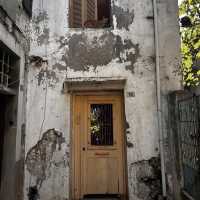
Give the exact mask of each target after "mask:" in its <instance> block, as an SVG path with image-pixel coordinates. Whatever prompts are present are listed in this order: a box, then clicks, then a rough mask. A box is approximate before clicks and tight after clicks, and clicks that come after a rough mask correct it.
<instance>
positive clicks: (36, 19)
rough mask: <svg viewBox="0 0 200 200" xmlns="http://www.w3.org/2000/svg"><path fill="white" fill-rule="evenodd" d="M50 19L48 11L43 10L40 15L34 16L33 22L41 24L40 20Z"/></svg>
mask: <svg viewBox="0 0 200 200" xmlns="http://www.w3.org/2000/svg"><path fill="white" fill-rule="evenodd" d="M48 19H49V17H48V14H47V11H45V10H42V11H40V12H39V14H38V15H35V16H33V17H32V22H33V23H34V24H39V23H40V22H43V21H47V20H48Z"/></svg>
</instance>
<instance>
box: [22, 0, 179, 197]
mask: <svg viewBox="0 0 200 200" xmlns="http://www.w3.org/2000/svg"><path fill="white" fill-rule="evenodd" d="M158 4H159V5H158V6H159V34H160V38H159V40H160V47H161V50H160V55H161V56H160V58H161V77H162V81H161V82H162V93H163V94H164V95H165V94H167V93H168V92H169V91H171V90H177V89H180V87H181V84H180V78H181V77H180V75H178V71H177V69H178V64H179V33H178V21H177V10H178V5H177V2H176V1H173V0H165V1H164V0H163V1H159V3H158ZM112 13H113V27H112V28H108V29H98V30H94V29H70V28H69V27H68V14H69V10H68V1H67V0H57V1H54V0H43V1H40V0H34V2H33V19H32V24H31V27H32V29H31V51H30V65H29V69H28V70H29V73H28V94H27V115H26V116H27V127H26V145H25V152H26V160H25V185H24V196H25V199H31V197H35V198H36V199H37V198H39V197H40V199H42V200H53V199H54V200H55V199H56V200H66V199H69V183H70V179H69V177H70V174H69V167H70V95H69V94H63V93H62V87H63V83H64V81H65V79H66V78H79V77H81V78H86V77H87V78H88V79H90V78H91V77H93V79H95V77H96V78H99V77H101V78H102V79H103V78H105V77H107V78H108V77H112V78H116V79H117V78H120V79H126V85H125V88H124V97H125V114H126V121H127V122H126V124H127V127H126V133H125V134H126V138H127V162H128V165H127V170H128V182H129V184H128V186H129V197H130V200H133V199H134V200H136V199H138V200H139V199H154V198H155V197H156V196H157V195H158V194H160V182H159V179H160V176H159V173H157V171H159V168H160V164H159V159H158V157H159V144H158V142H159V138H158V126H157V107H156V105H157V104H156V77H155V49H154V24H153V23H154V20H153V5H152V2H151V1H149V0H143V1H136V0H135V1H134V0H132V1H129V0H123V1H121V0H115V1H113V2H112ZM164 99H165V96H164ZM152 177H154V178H155V177H156V178H155V179H156V181H152V180H154V179H153V178H152Z"/></svg>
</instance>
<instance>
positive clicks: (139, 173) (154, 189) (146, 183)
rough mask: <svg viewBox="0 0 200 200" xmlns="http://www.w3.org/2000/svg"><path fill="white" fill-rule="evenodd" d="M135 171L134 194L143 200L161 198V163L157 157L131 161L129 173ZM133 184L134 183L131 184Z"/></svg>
mask: <svg viewBox="0 0 200 200" xmlns="http://www.w3.org/2000/svg"><path fill="white" fill-rule="evenodd" d="M133 172H136V179H137V182H138V184H137V190H136V195H137V196H138V197H139V198H141V199H145V200H158V199H162V177H161V163H160V158H159V157H152V158H151V159H149V160H141V161H138V162H135V163H132V164H131V165H130V167H129V173H133ZM132 185H134V184H132Z"/></svg>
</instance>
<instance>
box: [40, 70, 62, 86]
mask: <svg viewBox="0 0 200 200" xmlns="http://www.w3.org/2000/svg"><path fill="white" fill-rule="evenodd" d="M36 78H37V80H38V86H40V85H41V84H43V83H44V82H45V80H46V79H47V80H48V86H49V87H53V86H54V84H55V83H57V82H58V81H59V79H58V77H57V76H56V72H55V71H53V70H48V69H47V68H45V69H41V70H40V72H39V73H38V74H37V76H36Z"/></svg>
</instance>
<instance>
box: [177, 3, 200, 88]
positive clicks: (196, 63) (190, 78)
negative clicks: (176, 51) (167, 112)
mask: <svg viewBox="0 0 200 200" xmlns="http://www.w3.org/2000/svg"><path fill="white" fill-rule="evenodd" d="M179 14H180V23H181V51H182V71H183V82H184V85H185V86H187V87H190V86H197V85H199V84H200V0H183V2H182V3H181V5H180V7H179Z"/></svg>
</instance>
